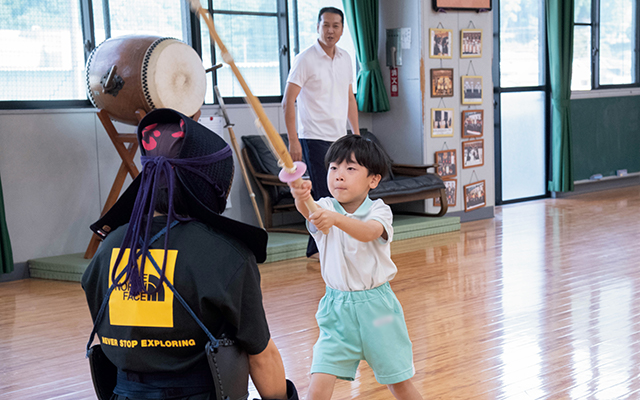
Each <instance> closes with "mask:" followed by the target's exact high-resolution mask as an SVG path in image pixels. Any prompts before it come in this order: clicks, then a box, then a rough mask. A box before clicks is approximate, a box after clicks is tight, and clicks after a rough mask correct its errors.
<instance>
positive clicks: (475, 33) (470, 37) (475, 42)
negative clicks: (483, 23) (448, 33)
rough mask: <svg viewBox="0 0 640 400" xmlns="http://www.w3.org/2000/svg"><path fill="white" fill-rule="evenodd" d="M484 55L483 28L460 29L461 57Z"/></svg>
mask: <svg viewBox="0 0 640 400" xmlns="http://www.w3.org/2000/svg"><path fill="white" fill-rule="evenodd" d="M473 57H482V29H462V30H461V31H460V58H473Z"/></svg>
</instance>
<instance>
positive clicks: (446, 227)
mask: <svg viewBox="0 0 640 400" xmlns="http://www.w3.org/2000/svg"><path fill="white" fill-rule="evenodd" d="M393 229H394V240H395V241H398V240H404V239H411V238H415V237H420V236H428V235H436V234H439V233H446V232H452V231H457V230H460V218H459V217H441V218H429V217H421V216H410V215H395V216H394V221H393ZM307 240H308V236H307V235H301V234H295V233H280V232H271V233H269V244H268V247H267V260H266V261H265V264H266V263H270V262H275V261H282V260H288V259H292V258H298V257H304V256H305V252H306V249H307ZM83 256H84V253H77V254H68V255H61V256H54V257H43V258H37V259H33V260H29V261H28V263H29V272H30V275H31V277H32V278H41V279H55V280H62V281H75V282H79V281H80V278H81V277H82V274H83V273H84V270H85V269H86V268H87V265H89V261H91V260H86V259H84V258H83Z"/></svg>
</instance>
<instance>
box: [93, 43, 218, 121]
mask: <svg viewBox="0 0 640 400" xmlns="http://www.w3.org/2000/svg"><path fill="white" fill-rule="evenodd" d="M86 77H87V92H88V95H89V99H90V100H91V103H93V105H94V106H95V107H97V108H100V109H104V110H106V111H107V112H108V113H109V115H110V116H111V118H112V119H114V120H116V121H120V122H124V123H126V124H131V125H137V124H138V118H137V116H136V114H135V113H136V111H137V110H143V111H145V112H149V111H151V110H153V109H155V108H172V109H174V110H176V111H179V112H181V113H183V114H185V115H187V116H192V115H194V114H195V113H196V112H198V110H199V109H200V107H201V106H202V104H203V103H204V96H205V91H206V79H205V71H204V67H203V66H202V60H201V59H200V57H199V56H198V53H196V51H195V50H193V48H191V46H189V45H187V44H185V43H183V42H181V41H179V40H176V39H172V38H163V37H158V36H141V35H131V36H121V37H116V38H111V39H107V40H105V41H104V42H103V43H102V44H100V45H99V46H98V47H96V48H95V49H94V50H93V52H91V55H90V56H89V59H88V61H87V67H86Z"/></svg>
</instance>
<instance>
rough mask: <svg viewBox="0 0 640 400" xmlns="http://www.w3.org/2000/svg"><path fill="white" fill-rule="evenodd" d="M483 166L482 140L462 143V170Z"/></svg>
mask: <svg viewBox="0 0 640 400" xmlns="http://www.w3.org/2000/svg"><path fill="white" fill-rule="evenodd" d="M483 165H484V140H482V139H478V140H469V141H467V142H462V168H474V167H481V166H483Z"/></svg>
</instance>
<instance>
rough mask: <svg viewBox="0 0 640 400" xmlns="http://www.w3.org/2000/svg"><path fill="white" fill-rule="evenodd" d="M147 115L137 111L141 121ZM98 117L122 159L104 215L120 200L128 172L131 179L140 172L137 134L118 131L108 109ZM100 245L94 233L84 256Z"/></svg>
mask: <svg viewBox="0 0 640 400" xmlns="http://www.w3.org/2000/svg"><path fill="white" fill-rule="evenodd" d="M145 115H146V113H145V112H144V111H143V110H138V111H136V116H137V117H138V121H140V120H141V119H142V118H143V117H144V116H145ZM98 118H99V119H100V122H102V126H104V129H105V130H106V131H107V134H108V135H109V138H111V142H113V146H114V147H115V148H116V151H117V152H118V154H119V155H120V158H121V159H122V163H121V164H120V169H118V173H117V174H116V179H115V180H114V181H113V185H112V186H111V191H110V192H109V195H108V196H107V201H106V202H105V203H104V208H103V209H102V212H101V213H100V216H103V215H104V214H105V213H106V212H107V211H109V209H110V208H111V207H112V206H113V205H114V204H115V203H116V200H118V197H119V196H120V191H121V190H122V186H123V185H124V181H125V179H126V178H127V174H129V175H131V179H135V178H136V177H137V176H138V174H139V173H140V172H139V171H138V167H136V164H135V162H134V161H133V158H134V157H135V155H136V151H138V137H137V135H136V134H135V133H118V132H117V131H116V127H115V126H113V122H111V118H110V117H109V113H108V112H107V111H106V110H103V109H101V110H99V111H98ZM127 144H128V146H127ZM99 245H100V237H99V236H98V235H96V234H95V233H94V234H93V235H92V236H91V241H90V242H89V246H88V247H87V251H86V252H85V253H84V258H86V259H89V258H92V257H93V255H94V254H95V253H96V251H97V250H98V246H99Z"/></svg>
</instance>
